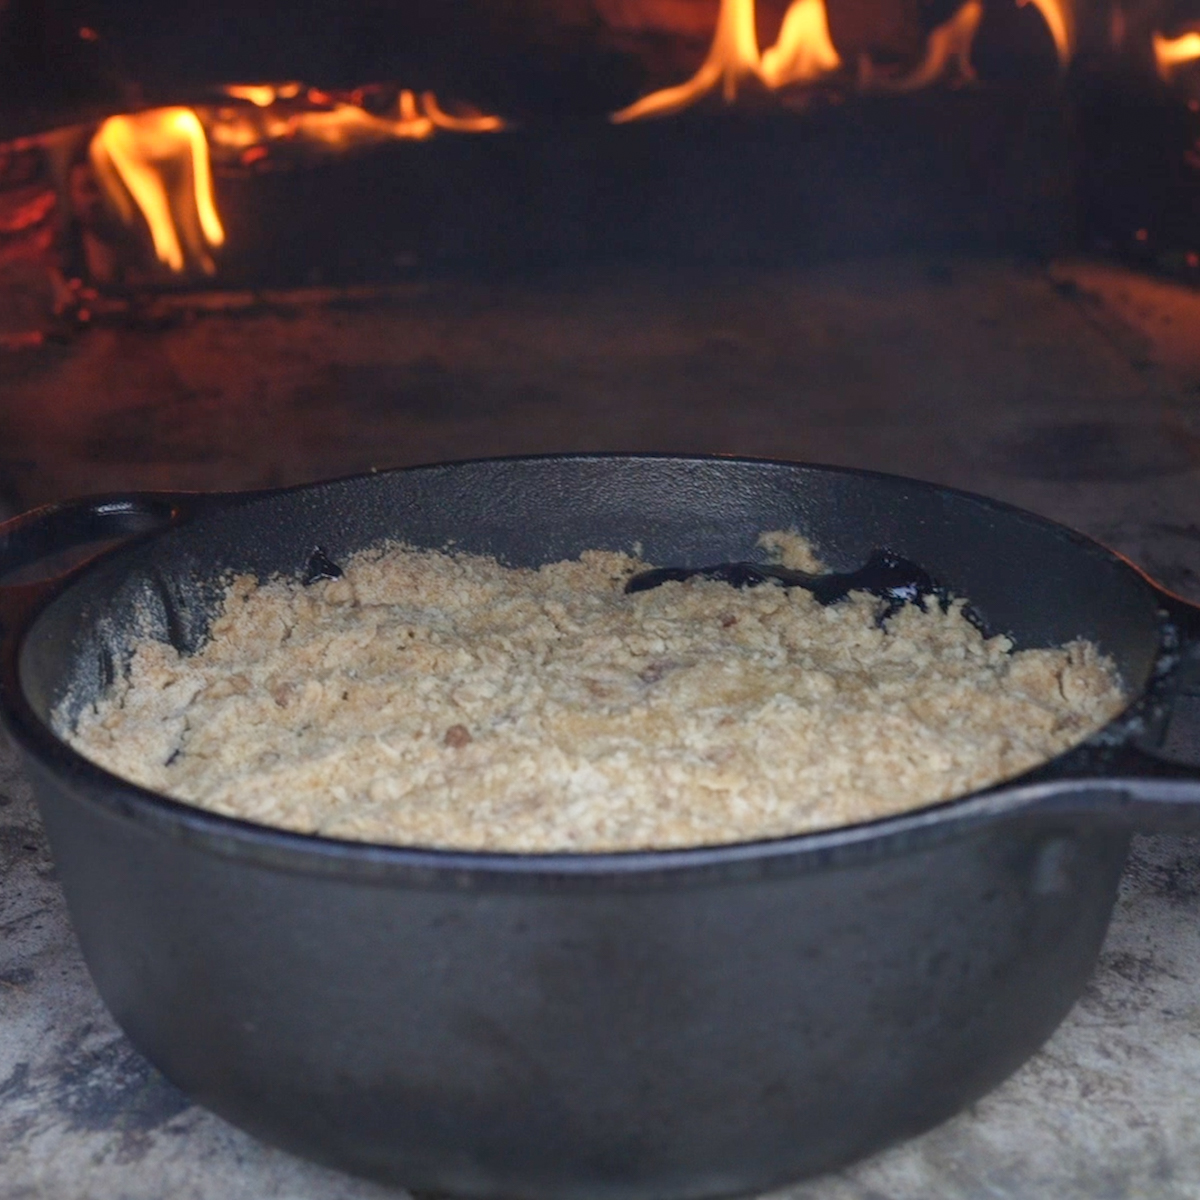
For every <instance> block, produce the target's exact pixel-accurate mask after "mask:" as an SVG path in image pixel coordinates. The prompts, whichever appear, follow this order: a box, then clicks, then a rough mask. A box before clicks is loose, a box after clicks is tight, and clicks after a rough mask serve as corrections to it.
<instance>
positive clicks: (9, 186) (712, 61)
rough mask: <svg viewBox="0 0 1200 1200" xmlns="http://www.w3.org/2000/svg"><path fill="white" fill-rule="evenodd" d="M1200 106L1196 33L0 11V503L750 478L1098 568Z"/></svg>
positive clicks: (1136, 12) (598, 2) (1170, 371)
mask: <svg viewBox="0 0 1200 1200" xmlns="http://www.w3.org/2000/svg"><path fill="white" fill-rule="evenodd" d="M1198 110H1200V9H1198V8H1197V7H1196V4H1195V0H1138V2H1136V3H1135V2H1133V0H1120V2H1118V0H1086V2H1085V0H1077V2H1073V0H1027V2H1025V3H1017V0H963V2H962V3H959V2H958V0H453V2H446V0H436V2H435V0H408V2H407V3H384V2H382V0H358V2H356V3H342V2H338V3H335V2H334V0H313V2H312V3H308V4H306V5H305V6H303V8H302V9H296V8H295V7H293V6H284V5H278V4H260V5H254V6H246V5H239V4H233V3H224V2H222V3H218V4H215V5H207V6H184V5H170V4H166V5H164V4H156V3H151V2H150V0H68V2H66V3H59V4H51V3H48V2H46V0H0V382H2V383H3V387H4V399H3V401H2V402H0V434H2V435H3V438H2V442H3V445H2V448H0V488H2V489H3V493H4V494H5V495H6V496H7V500H8V503H9V506H10V507H23V506H25V505H28V504H31V503H35V502H38V501H43V500H47V499H52V498H55V497H60V496H63V495H66V494H74V493H79V492H86V491H96V490H103V489H128V488H131V487H147V486H164V487H177V486H185V487H222V488H229V487H246V486H263V485H271V484H278V483H287V482H295V481H300V480H304V479H312V478H318V477H324V476H330V475H336V474H342V473H347V472H353V471H361V470H367V469H372V468H376V467H381V466H388V465H395V464H400V463H405V462H416V461H428V460H431V459H441V458H454V457H463V456H469V455H484V454H493V453H510V452H523V451H543V450H544V451H554V450H564V449H567V450H571V449H577V450H587V449H633V450H637V449H645V450H680V451H702V452H715V453H735V452H736V453H749V454H761V455H772V456H781V457H794V458H802V459H812V460H825V461H832V462H839V463H850V464H854V465H862V466H870V467H879V468H882V469H891V470H896V471H901V472H909V473H912V474H915V475H919V476H923V477H926V478H933V479H937V480H940V481H944V482H950V483H957V484H963V485H966V486H968V487H975V488H978V489H980V490H989V491H991V492H992V493H993V494H997V495H1001V496H1005V497H1008V498H1011V499H1014V500H1017V501H1019V502H1027V503H1031V504H1033V505H1034V506H1035V507H1036V506H1040V507H1042V508H1043V510H1046V511H1050V512H1052V513H1053V514H1054V515H1058V516H1062V517H1064V518H1065V519H1067V520H1073V521H1074V522H1075V523H1076V524H1081V525H1083V526H1084V527H1087V528H1090V529H1093V530H1096V531H1098V532H1100V533H1102V534H1105V535H1107V536H1109V537H1110V540H1111V539H1113V538H1115V539H1116V540H1117V541H1118V542H1120V541H1121V538H1122V536H1124V534H1123V532H1122V530H1121V529H1116V528H1109V527H1108V526H1110V525H1111V524H1112V522H1109V523H1108V525H1105V524H1104V523H1103V522H1099V523H1098V521H1097V518H1096V514H1094V513H1093V512H1091V511H1090V510H1088V508H1087V503H1090V501H1086V500H1083V499H1081V498H1080V496H1081V492H1080V490H1079V488H1078V484H1079V483H1080V482H1081V481H1083V482H1087V481H1092V480H1106V481H1121V486H1131V487H1134V488H1147V489H1149V488H1150V487H1152V486H1154V485H1156V484H1157V483H1159V482H1161V481H1162V480H1164V479H1167V480H1171V481H1175V482H1178V481H1179V480H1181V479H1182V478H1185V477H1186V476H1187V475H1188V474H1189V473H1190V472H1191V471H1192V470H1193V467H1194V465H1195V464H1196V463H1197V461H1200V460H1198V455H1200V449H1198V447H1200V429H1198V428H1195V427H1194V418H1193V408H1194V404H1193V398H1194V394H1195V393H1194V388H1195V383H1196V379H1197V378H1198V377H1200V353H1198V352H1197V351H1195V350H1194V349H1193V345H1194V344H1195V343H1196V342H1197V341H1200V338H1196V337H1195V336H1193V335H1194V334H1195V333H1196V332H1198V331H1200V330H1198V326H1197V319H1198V318H1197V311H1198V310H1197V292H1196V287H1197V285H1198V284H1200V258H1198V253H1200V141H1198V140H1197V139H1198V138H1200V111H1198Z"/></svg>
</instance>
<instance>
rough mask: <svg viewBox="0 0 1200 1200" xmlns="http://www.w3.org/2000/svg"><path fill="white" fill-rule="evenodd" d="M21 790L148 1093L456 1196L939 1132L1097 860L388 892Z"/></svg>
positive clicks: (1052, 855) (1058, 959)
mask: <svg viewBox="0 0 1200 1200" xmlns="http://www.w3.org/2000/svg"><path fill="white" fill-rule="evenodd" d="M35 781H36V786H37V790H38V794H39V799H40V802H41V805H42V808H43V811H44V813H45V816H46V821H47V825H48V828H49V831H50V835H51V838H52V842H53V846H54V853H55V857H56V860H57V862H58V864H59V866H60V869H61V873H62V878H63V881H64V886H65V888H66V892H67V898H68V902H69V905H70V909H71V914H72V919H73V921H74V923H75V927H76V929H77V931H78V934H79V937H80V941H81V943H82V946H83V950H84V954H85V957H86V959H87V962H88V966H89V968H90V970H91V972H92V974H93V977H94V979H95V981H96V983H97V986H98V988H99V990H100V992H101V994H102V996H103V997H104V999H105V1001H106V1003H107V1004H108V1006H109V1007H110V1009H111V1010H112V1012H113V1013H114V1015H115V1016H116V1018H117V1020H118V1021H119V1022H120V1023H121V1024H122V1026H123V1027H124V1028H125V1029H126V1031H127V1032H128V1034H129V1036H130V1037H131V1039H132V1040H133V1042H134V1043H135V1044H136V1045H137V1046H138V1047H139V1048H140V1049H141V1050H142V1051H143V1052H144V1053H146V1054H147V1056H148V1057H149V1058H150V1059H151V1060H152V1061H153V1062H155V1063H156V1064H157V1065H158V1066H159V1067H160V1068H161V1069H162V1070H163V1071H164V1072H165V1073H166V1074H167V1075H168V1076H169V1077H170V1078H171V1079H172V1080H173V1081H174V1082H175V1083H177V1084H178V1085H179V1086H180V1087H182V1088H183V1089H184V1090H185V1091H187V1092H188V1093H190V1094H191V1095H193V1096H194V1097H196V1098H197V1099H199V1100H200V1101H201V1102H202V1103H204V1104H206V1105H209V1106H210V1107H212V1108H213V1109H215V1110H216V1111H217V1112H219V1113H221V1114H223V1115H224V1116H226V1117H228V1118H229V1119H230V1120H232V1121H234V1122H235V1123H237V1124H239V1125H242V1126H244V1127H245V1128H247V1129H249V1130H250V1131H252V1132H254V1133H256V1134H258V1135H259V1136H262V1137H264V1138H266V1139H267V1140H270V1141H273V1142H276V1143H278V1144H280V1145H283V1146H285V1147H287V1148H290V1149H292V1150H294V1151H296V1152H298V1153H301V1154H304V1155H307V1156H310V1157H316V1158H319V1159H322V1160H325V1161H327V1162H330V1163H332V1164H334V1165H337V1166H340V1167H343V1168H347V1169H350V1170H353V1171H356V1172H360V1173H363V1174H367V1175H372V1176H376V1177H379V1178H383V1179H387V1180H390V1181H393V1182H396V1183H400V1184H403V1185H406V1186H408V1187H410V1188H415V1189H418V1190H436V1191H442V1192H447V1193H451V1194H461V1195H475V1196H487V1197H505V1196H526V1197H545V1198H546V1200H549V1198H550V1197H564V1196H566V1197H579V1198H580V1200H583V1197H596V1196H613V1197H622V1198H639V1200H640V1198H643V1197H645V1198H646V1200H649V1198H651V1197H662V1196H679V1197H683V1196H707V1195H720V1194H729V1193H738V1192H747V1191H751V1190H755V1189H760V1188H763V1187H767V1186H770V1185H772V1184H776V1183H780V1182H783V1181H786V1180H789V1179H794V1178H799V1177H802V1176H805V1175H809V1174H812V1173H816V1172H819V1171H822V1170H827V1169H830V1168H832V1167H835V1166H837V1165H839V1164H841V1163H843V1162H845V1161H848V1160H850V1159H853V1158H855V1157H857V1156H859V1155H862V1154H865V1153H869V1152H870V1151H872V1150H874V1149H876V1148H878V1147H879V1146H881V1145H884V1144H886V1143H888V1142H890V1141H893V1140H895V1139H897V1138H901V1137H905V1136H909V1135H912V1134H915V1133H917V1132H919V1131H921V1130H922V1129H925V1128H927V1127H929V1126H931V1125H933V1124H935V1123H937V1122H938V1121H940V1120H942V1119H944V1118H946V1117H948V1116H950V1115H951V1114H952V1113H954V1112H955V1111H957V1110H958V1109H960V1108H961V1107H962V1106H963V1105H965V1104H967V1103H969V1102H971V1101H972V1100H973V1099H975V1098H976V1097H978V1096H980V1095H982V1094H983V1093H984V1092H986V1091H987V1090H988V1089H990V1088H991V1087H993V1086H994V1085H995V1084H997V1083H998V1082H999V1081H1000V1080H1001V1079H1003V1078H1004V1077H1005V1076H1006V1075H1008V1074H1009V1073H1010V1072H1011V1071H1013V1070H1014V1069H1015V1068H1016V1067H1017V1066H1018V1065H1019V1064H1020V1063H1021V1062H1022V1061H1024V1059H1025V1058H1026V1057H1028V1056H1029V1055H1030V1054H1031V1053H1033V1051H1034V1050H1035V1049H1036V1048H1037V1047H1038V1046H1039V1045H1040V1044H1041V1043H1042V1041H1043V1040H1044V1039H1045V1038H1046V1037H1047V1036H1048V1035H1049V1034H1050V1032H1051V1031H1052V1030H1053V1029H1054V1027H1055V1026H1056V1025H1057V1024H1058V1023H1059V1021H1060V1020H1061V1019H1062V1017H1063V1016H1064V1015H1065V1013H1066V1012H1067V1010H1068V1009H1069V1008H1070V1006H1071V1004H1072V1003H1073V1002H1074V1001H1075V999H1076V997H1077V996H1078V994H1079V992H1080V991H1081V989H1082V988H1083V986H1084V984H1085V982H1086V980H1087V978H1088V976H1089V974H1090V972H1091V970H1092V966H1093V963H1094V960H1095V956H1096V954H1097V953H1098V951H1099V947H1100V943H1101V940H1102V938H1103V935H1104V931H1105V928H1106V925H1107V921H1108V917H1109V912H1110V910H1111V906H1112V903H1113V899H1114V896H1115V892H1116V885H1117V881H1118V878H1119V875H1120V870H1121V866H1122V863H1123V861H1124V855H1125V850H1126V845H1127V838H1126V837H1124V836H1122V835H1121V834H1119V833H1114V832H1112V831H1111V830H1110V831H1105V832H1101V831H1098V830H1094V829H1089V828H1087V827H1086V826H1084V825H1080V824H1075V825H1072V824H1070V823H1064V821H1063V820H1062V818H1058V819H1057V820H1056V819H1054V818H1050V817H1045V816H1043V817H1034V816H1030V815H1026V816H1023V817H1021V816H1017V817H1010V818H1008V819H1005V820H1004V821H1002V822H995V823H992V824H988V825H982V826H980V825H976V826H974V827H971V828H967V829H959V830H957V831H953V832H951V833H949V834H948V835H946V836H944V837H942V838H940V839H937V840H935V842H934V844H927V845H925V846H923V847H922V846H905V845H904V844H902V843H898V844H896V845H894V846H891V847H886V848H882V849H881V848H880V847H875V848H874V849H873V850H872V852H871V853H869V854H868V855H867V860H866V861H863V862H860V863H858V864H853V863H850V864H847V865H844V866H840V867H837V868H829V867H820V866H817V867H816V868H815V869H814V868H813V864H812V863H805V862H804V861H803V856H800V858H798V859H797V861H796V863H795V867H796V869H795V871H794V872H793V873H791V874H788V875H777V876H775V877H759V878H757V879H755V878H749V879H740V880H738V879H729V880H727V881H713V880H712V879H708V880H707V881H706V882H704V883H702V884H696V883H695V882H689V880H688V878H687V876H686V873H685V874H683V875H681V877H680V878H679V879H678V880H677V881H676V883H675V884H673V885H663V884H661V883H660V884H659V885H657V886H649V887H645V886H643V887H638V886H630V885H629V883H628V881H626V882H625V884H624V885H619V886H609V884H611V882H612V881H606V880H605V879H604V878H603V877H600V878H595V877H593V878H585V879H582V880H579V879H577V880H574V881H572V886H566V887H559V888H555V889H549V888H544V887H539V886H538V885H537V884H536V882H531V881H529V880H525V881H523V883H522V885H521V886H514V884H513V883H512V881H511V879H510V880H509V881H508V882H507V883H505V882H504V881H502V880H500V881H498V880H496V879H493V880H492V881H490V882H489V881H488V880H487V879H486V878H482V877H475V878H473V879H467V878H460V879H459V881H458V886H444V887H430V886H428V885H427V883H426V882H423V883H418V884H415V885H409V886H406V885H405V881H404V879H403V872H397V878H395V879H394V880H392V881H390V882H388V881H385V880H382V879H379V880H374V881H363V880H361V879H359V880H355V879H354V878H353V877H352V876H353V872H347V877H346V878H337V877H336V876H333V875H328V874H326V875H323V876H318V875H313V874H306V873H292V872H289V871H284V870H278V869H276V868H273V867H267V866H262V865H259V864H256V863H253V862H248V861H246V860H244V859H236V858H229V857H225V856H223V855H220V854H214V853H212V852H211V851H210V850H209V849H207V848H206V847H204V846H203V845H199V844H194V843H190V842H187V841H180V840H178V839H175V838H172V837H171V836H170V834H169V833H164V831H163V830H162V829H154V828H150V827H147V826H146V825H145V824H143V823H141V822H133V821H129V820H124V819H122V818H120V817H119V816H115V815H114V814H113V813H111V812H110V811H106V810H105V809H104V808H102V807H98V806H96V805H95V804H94V803H91V802H90V801H89V800H88V799H87V798H80V797H77V796H76V795H74V794H73V793H72V789H71V788H70V787H69V786H65V785H64V784H63V783H62V782H61V780H59V779H56V778H54V777H52V776H50V775H48V774H47V773H46V772H45V771H43V770H41V769H40V768H39V769H35ZM925 840H926V841H928V838H926V839H925Z"/></svg>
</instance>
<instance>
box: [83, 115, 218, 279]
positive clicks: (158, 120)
mask: <svg viewBox="0 0 1200 1200" xmlns="http://www.w3.org/2000/svg"><path fill="white" fill-rule="evenodd" d="M89 156H90V158H91V162H92V167H93V169H94V170H95V172H96V177H97V179H98V180H99V181H100V183H101V185H102V187H103V188H104V191H105V194H106V195H107V196H108V198H109V200H111V201H112V203H113V205H114V207H115V208H116V210H117V212H118V213H119V214H120V217H121V219H122V220H123V221H124V222H125V224H126V225H127V226H130V227H133V226H134V225H136V223H137V215H136V211H135V208H134V206H135V205H136V206H137V210H138V211H140V212H141V214H142V216H143V217H144V218H145V221H146V224H147V225H148V226H149V227H150V238H151V240H152V241H153V243H154V253H155V255H156V256H157V257H158V260H159V262H161V263H164V264H165V265H166V266H168V267H169V268H170V269H171V270H172V271H182V270H183V269H184V265H185V256H184V246H185V245H186V247H187V250H188V252H189V257H190V258H191V259H192V261H194V262H196V263H198V264H199V266H200V268H201V269H202V270H203V271H204V272H205V273H206V274H212V272H213V271H214V270H215V269H216V268H215V267H214V265H213V261H212V257H211V256H210V254H209V248H210V247H214V246H220V245H221V244H222V243H223V242H224V241H225V230H224V228H223V227H222V225H221V219H220V217H219V216H218V215H217V207H216V204H215V203H214V200H213V190H212V171H211V168H210V166H209V160H208V140H207V139H206V138H205V136H204V128H203V126H202V125H201V124H200V119H199V118H198V117H197V116H196V114H195V113H194V112H193V111H192V110H191V109H190V108H156V109H151V110H150V111H148V112H141V113H133V114H130V115H127V116H119V117H109V118H108V120H107V121H105V122H104V124H102V125H101V126H100V128H99V130H98V131H97V132H96V136H95V137H94V138H93V139H92V143H91V147H90V149H89ZM181 238H182V241H181Z"/></svg>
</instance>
